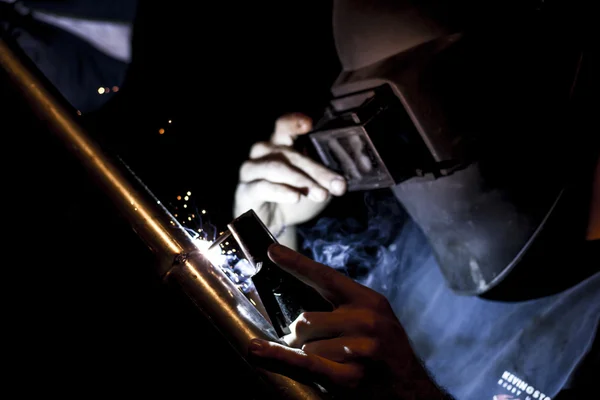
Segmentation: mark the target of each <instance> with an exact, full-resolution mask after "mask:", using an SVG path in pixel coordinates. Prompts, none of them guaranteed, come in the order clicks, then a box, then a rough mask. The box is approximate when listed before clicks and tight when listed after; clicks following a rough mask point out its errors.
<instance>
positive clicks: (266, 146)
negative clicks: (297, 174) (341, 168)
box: [250, 142, 346, 196]
mask: <svg viewBox="0 0 600 400" xmlns="http://www.w3.org/2000/svg"><path fill="white" fill-rule="evenodd" d="M269 154H280V155H281V156H283V157H284V158H285V159H286V160H288V161H289V162H290V164H292V165H293V166H294V167H296V168H298V169H300V170H301V171H302V172H304V173H305V174H306V175H307V176H309V177H311V178H312V179H313V180H314V181H315V182H317V183H318V184H319V185H320V186H321V187H323V188H325V189H327V190H328V191H329V192H330V193H331V194H334V195H336V196H341V195H343V194H344V193H345V192H346V181H345V180H344V177H342V176H340V175H339V174H336V173H335V172H333V171H331V170H329V169H327V168H326V167H325V166H323V165H322V164H319V163H317V162H315V161H313V160H311V159H310V158H308V157H305V156H303V155H302V154H300V153H298V152H296V151H294V150H291V149H288V148H286V147H282V146H274V145H272V144H270V143H267V142H259V143H256V144H254V145H253V146H252V149H251V150H250V158H251V159H258V158H261V157H265V156H267V155H269Z"/></svg>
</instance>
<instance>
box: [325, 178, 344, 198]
mask: <svg viewBox="0 0 600 400" xmlns="http://www.w3.org/2000/svg"><path fill="white" fill-rule="evenodd" d="M329 187H330V189H331V193H333V194H337V195H342V194H344V192H345V191H346V181H344V180H343V179H340V178H335V179H334V180H332V181H331V183H330V186H329Z"/></svg>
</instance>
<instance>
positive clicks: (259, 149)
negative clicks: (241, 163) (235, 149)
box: [250, 142, 277, 159]
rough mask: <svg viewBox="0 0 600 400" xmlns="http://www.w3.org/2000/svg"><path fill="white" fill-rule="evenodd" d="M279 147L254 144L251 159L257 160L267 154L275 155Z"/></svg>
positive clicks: (262, 143)
mask: <svg viewBox="0 0 600 400" xmlns="http://www.w3.org/2000/svg"><path fill="white" fill-rule="evenodd" d="M276 148H277V147H275V146H274V145H272V144H271V143H269V142H258V143H254V144H253V145H252V147H251V148H250V158H251V159H256V158H261V157H264V156H266V155H267V154H271V153H273V151H275V149H276Z"/></svg>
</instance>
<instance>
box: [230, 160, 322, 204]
mask: <svg viewBox="0 0 600 400" xmlns="http://www.w3.org/2000/svg"><path fill="white" fill-rule="evenodd" d="M239 180H240V182H242V183H247V182H253V181H259V180H266V181H269V182H272V183H280V184H284V185H288V186H290V187H292V188H296V189H297V190H301V191H302V192H303V193H305V194H306V195H307V196H308V198H309V199H311V200H313V201H316V202H323V201H325V200H327V196H328V192H327V191H326V190H325V189H323V188H322V187H321V186H319V184H318V183H316V182H315V181H314V180H312V179H311V178H309V177H308V176H307V175H306V174H304V173H303V172H302V171H300V170H299V169H298V168H295V167H293V166H291V165H289V164H288V163H286V162H285V161H284V160H282V159H280V158H275V157H273V158H260V159H256V160H248V161H246V162H245V163H244V164H242V167H241V168H240V178H239Z"/></svg>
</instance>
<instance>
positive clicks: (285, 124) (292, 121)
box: [271, 113, 312, 146]
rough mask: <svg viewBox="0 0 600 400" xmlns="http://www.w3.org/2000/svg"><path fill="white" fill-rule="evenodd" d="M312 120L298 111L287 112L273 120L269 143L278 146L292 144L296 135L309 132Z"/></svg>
mask: <svg viewBox="0 0 600 400" xmlns="http://www.w3.org/2000/svg"><path fill="white" fill-rule="evenodd" d="M311 129H312V120H311V119H310V118H309V117H307V116H306V115H303V114H300V113H294V114H287V115H284V116H282V117H280V118H278V119H277V121H275V131H274V132H273V135H272V136H271V143H273V144H275V145H279V146H292V145H293V144H294V139H296V136H298V135H302V134H305V133H308V132H310V130H311Z"/></svg>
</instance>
